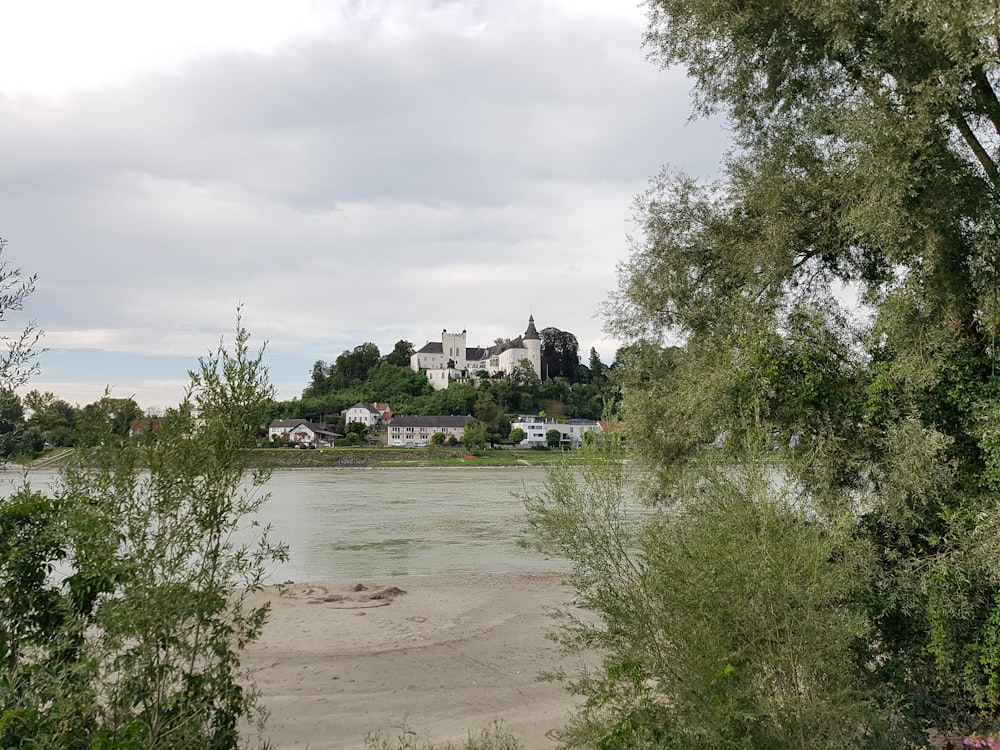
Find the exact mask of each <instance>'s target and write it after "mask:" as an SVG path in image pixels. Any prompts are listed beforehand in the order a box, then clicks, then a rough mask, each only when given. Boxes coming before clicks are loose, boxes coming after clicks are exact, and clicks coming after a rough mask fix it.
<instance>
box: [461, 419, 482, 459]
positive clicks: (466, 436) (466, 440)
mask: <svg viewBox="0 0 1000 750" xmlns="http://www.w3.org/2000/svg"><path fill="white" fill-rule="evenodd" d="M486 431H487V425H486V423H485V422H482V421H480V420H478V419H473V420H472V421H471V422H469V423H468V424H467V425H465V432H464V433H463V435H462V444H463V445H465V447H466V448H467V449H468V451H469V453H480V452H482V451H483V450H485V448H486Z"/></svg>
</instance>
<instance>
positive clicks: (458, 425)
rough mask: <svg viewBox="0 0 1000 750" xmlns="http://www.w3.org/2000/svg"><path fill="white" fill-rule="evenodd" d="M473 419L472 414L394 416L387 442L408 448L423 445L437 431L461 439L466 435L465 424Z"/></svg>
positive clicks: (428, 441)
mask: <svg viewBox="0 0 1000 750" xmlns="http://www.w3.org/2000/svg"><path fill="white" fill-rule="evenodd" d="M471 421H472V417H470V416H465V417H448V416H423V417H419V416H414V417H410V416H405V417H393V418H392V421H391V422H390V423H389V427H388V431H387V432H388V434H387V444H388V445H390V446H396V447H407V448H414V447H423V446H426V445H427V444H428V443H430V441H431V436H433V435H434V433H435V432H441V433H444V435H445V437H451V436H454V437H455V439H456V440H461V439H462V437H463V436H464V435H465V426H466V425H467V424H469V422H471Z"/></svg>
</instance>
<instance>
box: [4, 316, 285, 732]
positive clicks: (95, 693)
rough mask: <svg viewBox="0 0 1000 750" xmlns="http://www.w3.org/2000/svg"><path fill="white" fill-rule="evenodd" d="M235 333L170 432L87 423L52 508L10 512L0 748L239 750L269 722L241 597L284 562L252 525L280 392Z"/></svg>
mask: <svg viewBox="0 0 1000 750" xmlns="http://www.w3.org/2000/svg"><path fill="white" fill-rule="evenodd" d="M248 338H249V335H248V334H247V332H246V331H245V330H244V329H242V328H241V327H237V333H236V344H235V348H234V350H233V352H229V351H228V350H226V349H225V348H224V347H223V346H222V345H221V344H220V346H219V349H218V350H217V352H215V353H214V354H211V355H209V356H207V357H206V358H204V359H202V360H200V361H199V368H198V370H197V371H195V372H192V373H191V387H190V390H189V393H188V396H187V397H186V399H185V401H184V403H183V404H182V405H181V406H180V407H179V408H177V409H173V410H169V411H168V413H167V414H166V415H165V416H164V418H163V419H162V421H161V429H160V430H159V432H158V433H156V435H155V436H154V435H153V434H152V433H151V432H150V433H147V434H144V435H143V436H141V437H140V438H139V439H138V440H129V439H127V438H122V437H121V436H120V435H119V434H118V433H117V432H116V431H115V429H114V425H113V422H112V421H110V420H107V421H104V422H103V425H104V432H103V434H98V433H101V424H102V422H101V420H100V419H99V416H100V415H98V414H96V413H95V414H94V415H92V416H93V417H94V419H93V420H92V421H91V429H92V430H93V431H94V437H95V438H96V439H95V440H93V441H88V445H91V446H94V447H92V448H91V449H88V450H81V451H79V452H78V458H79V461H78V463H76V464H74V465H73V466H71V467H70V468H68V469H67V470H66V471H65V472H64V475H63V480H62V485H61V487H60V488H59V489H58V490H57V491H56V492H55V493H54V496H53V497H46V496H45V495H43V494H40V493H37V492H35V491H33V490H32V489H31V488H30V487H29V486H27V485H26V486H25V487H24V488H23V489H22V490H21V491H20V492H18V493H16V494H15V495H14V496H13V497H11V498H8V499H5V500H2V501H0V539H2V541H0V647H2V648H3V652H4V653H3V656H4V657H5V658H4V660H3V662H2V664H0V746H3V747H33V748H34V747H59V748H75V747H80V748H84V747H86V748H126V749H129V748H192V747H199V748H214V749H217V750H222V749H223V748H234V747H237V746H238V745H239V744H240V743H241V737H240V733H241V731H243V730H244V729H245V728H246V727H247V726H248V725H255V726H257V727H258V728H259V727H261V726H262V722H263V711H262V710H261V708H260V706H259V705H258V701H257V698H258V694H257V691H256V690H255V689H254V687H253V684H252V681H251V680H250V676H249V675H248V674H247V673H246V672H245V670H243V669H242V668H241V666H240V654H241V652H242V650H243V648H245V646H246V645H247V644H248V643H251V642H252V641H253V640H255V639H256V638H257V637H258V636H259V635H260V632H261V628H262V627H263V624H264V621H265V619H266V617H267V611H268V610H267V607H266V606H260V607H257V606H249V605H248V603H247V598H246V592H247V591H248V590H249V589H250V588H252V587H254V586H257V585H259V584H260V583H261V582H262V580H263V579H264V577H265V575H266V574H267V571H268V566H269V565H270V564H271V563H272V562H273V561H277V560H281V559H284V557H286V555H287V551H286V549H285V548H284V547H283V546H281V545H278V544H274V543H273V542H271V541H270V539H269V538H268V530H267V529H257V528H254V527H253V522H252V521H250V520H249V519H250V518H251V517H252V516H253V514H254V513H255V512H256V511H257V510H258V509H259V508H260V507H261V505H262V504H263V503H264V502H265V501H266V499H267V495H266V494H265V493H263V492H262V490H261V488H262V485H263V483H264V482H265V481H266V479H267V477H268V473H267V472H266V471H262V470H251V449H252V446H253V445H254V443H255V440H256V430H257V426H258V425H259V424H261V423H263V421H264V414H265V409H266V406H267V402H268V399H269V398H270V396H271V395H272V388H271V386H270V385H269V383H268V381H267V373H266V370H265V369H264V368H263V365H262V353H260V352H258V353H257V354H256V355H253V354H251V353H250V351H249V349H248V343H247V342H248Z"/></svg>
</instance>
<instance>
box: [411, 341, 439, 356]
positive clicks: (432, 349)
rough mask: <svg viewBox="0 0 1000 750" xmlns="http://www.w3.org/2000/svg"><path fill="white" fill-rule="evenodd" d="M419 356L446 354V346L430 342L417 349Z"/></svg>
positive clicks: (437, 342)
mask: <svg viewBox="0 0 1000 750" xmlns="http://www.w3.org/2000/svg"><path fill="white" fill-rule="evenodd" d="M416 353H417V354H444V344H442V343H441V342H440V341H428V342H427V343H426V344H424V345H423V346H422V347H420V348H419V349H417V352H416Z"/></svg>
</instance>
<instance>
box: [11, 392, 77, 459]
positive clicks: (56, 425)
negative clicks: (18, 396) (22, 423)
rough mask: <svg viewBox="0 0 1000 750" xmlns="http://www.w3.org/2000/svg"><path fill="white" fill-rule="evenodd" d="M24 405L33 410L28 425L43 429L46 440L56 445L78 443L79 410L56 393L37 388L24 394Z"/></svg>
mask: <svg viewBox="0 0 1000 750" xmlns="http://www.w3.org/2000/svg"><path fill="white" fill-rule="evenodd" d="M24 405H25V406H26V407H27V408H28V409H30V410H31V416H30V417H29V418H28V421H27V425H28V427H35V428H37V429H39V430H41V432H42V435H43V436H44V439H45V441H46V442H48V443H50V444H51V445H55V446H70V445H74V444H75V443H76V418H77V410H76V409H75V408H74V407H72V406H70V405H69V404H68V403H67V402H65V401H63V400H62V399H60V398H57V397H56V395H55V394H54V393H51V392H48V391H46V392H45V393H41V392H39V391H37V390H32V391H29V392H28V393H26V394H25V396H24Z"/></svg>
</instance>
